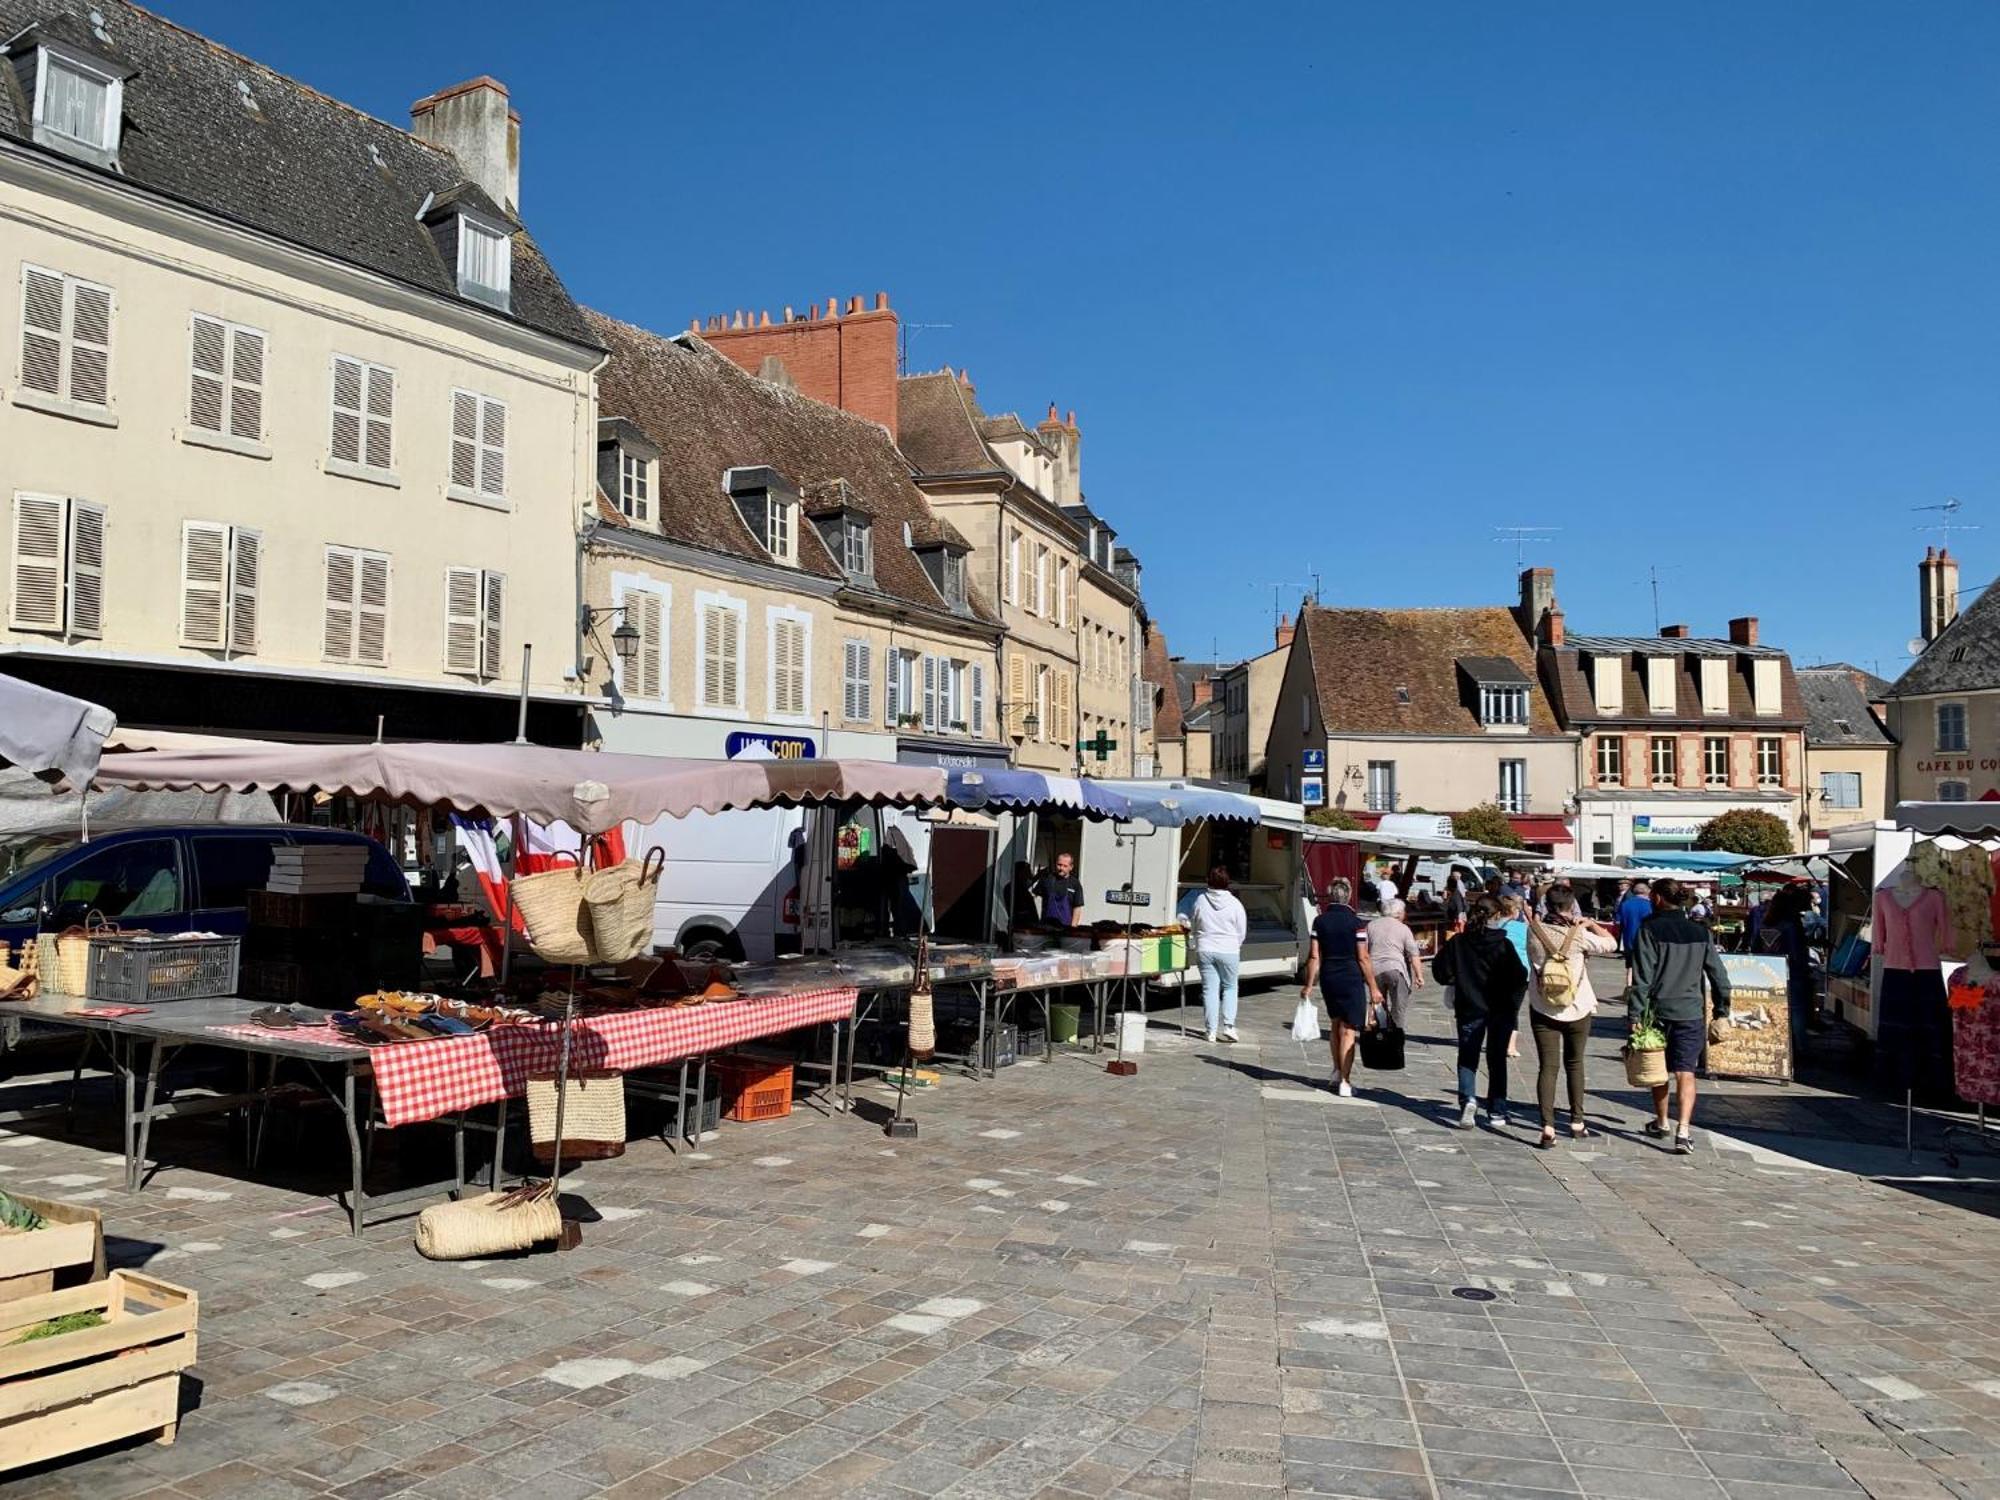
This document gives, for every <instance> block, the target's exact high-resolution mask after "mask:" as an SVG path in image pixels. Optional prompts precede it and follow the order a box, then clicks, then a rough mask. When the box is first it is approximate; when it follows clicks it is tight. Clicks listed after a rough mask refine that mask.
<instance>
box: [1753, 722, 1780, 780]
mask: <svg viewBox="0 0 2000 1500" xmlns="http://www.w3.org/2000/svg"><path fill="white" fill-rule="evenodd" d="M1784 780H1785V742H1784V741H1783V740H1781V739H1779V738H1778V736H1776V735H1775V734H1770V735H1759V736H1758V737H1757V785H1759V786H1782V785H1783V784H1784Z"/></svg>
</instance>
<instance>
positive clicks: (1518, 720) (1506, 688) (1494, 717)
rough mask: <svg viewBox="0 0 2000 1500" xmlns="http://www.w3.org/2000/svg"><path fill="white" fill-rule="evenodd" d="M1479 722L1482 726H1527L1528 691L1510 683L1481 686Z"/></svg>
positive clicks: (1485, 683)
mask: <svg viewBox="0 0 2000 1500" xmlns="http://www.w3.org/2000/svg"><path fill="white" fill-rule="evenodd" d="M1479 722H1480V723H1482V724H1525V723H1527V722H1528V690H1527V688H1525V687H1517V686H1513V685H1511V684H1508V683H1498V684H1496V683H1488V682H1483V683H1481V684H1480V685H1479Z"/></svg>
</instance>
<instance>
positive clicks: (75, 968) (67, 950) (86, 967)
mask: <svg viewBox="0 0 2000 1500" xmlns="http://www.w3.org/2000/svg"><path fill="white" fill-rule="evenodd" d="M93 915H94V914H93ZM98 921H99V922H100V923H101V922H102V921H103V918H102V917H99V918H98ZM110 931H116V929H115V928H107V927H103V926H98V927H65V928H64V929H63V930H62V931H61V932H59V933H57V934H56V936H55V937H54V938H53V939H48V938H41V939H38V940H37V941H39V942H53V944H54V946H55V967H54V969H53V970H51V969H50V968H49V967H48V963H47V960H48V957H49V955H48V953H47V952H44V953H43V954H42V959H43V964H42V972H43V973H44V974H49V973H53V974H54V976H55V990H56V993H57V994H59V995H87V994H89V993H90V940H91V938H92V937H93V936H95V935H96V934H97V933H100V932H110Z"/></svg>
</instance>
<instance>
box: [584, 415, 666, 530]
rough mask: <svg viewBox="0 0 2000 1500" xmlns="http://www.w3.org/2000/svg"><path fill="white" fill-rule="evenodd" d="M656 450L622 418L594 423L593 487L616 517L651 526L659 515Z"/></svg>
mask: <svg viewBox="0 0 2000 1500" xmlns="http://www.w3.org/2000/svg"><path fill="white" fill-rule="evenodd" d="M659 459H660V450H659V449H658V448H656V447H655V446H654V445H653V442H652V440H651V439H650V438H648V437H647V436H646V434H645V433H643V432H641V431H640V430H639V428H638V425H637V424H636V423H633V422H630V421H628V420H626V419H625V418H624V417H602V418H600V419H599V420H598V423H597V487H598V489H599V490H600V491H602V492H603V495H604V498H605V501H606V502H607V503H608V504H611V505H615V506H617V507H618V514H619V515H621V516H623V517H624V518H625V519H626V520H628V521H630V522H632V523H633V524H634V525H638V526H648V527H650V526H652V525H653V524H654V523H655V521H656V520H657V519H658V517H659V514H660V505H659V484H660V479H659Z"/></svg>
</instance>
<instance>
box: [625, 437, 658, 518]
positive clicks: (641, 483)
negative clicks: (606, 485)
mask: <svg viewBox="0 0 2000 1500" xmlns="http://www.w3.org/2000/svg"><path fill="white" fill-rule="evenodd" d="M652 506H653V461H652V460H651V459H650V458H641V457H640V456H639V455H638V454H636V453H633V452H631V451H630V450H629V449H625V448H620V449H619V450H618V513H619V514H620V515H622V516H624V517H625V518H626V519H627V520H629V521H644V520H648V519H650V518H651V516H652Z"/></svg>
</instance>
